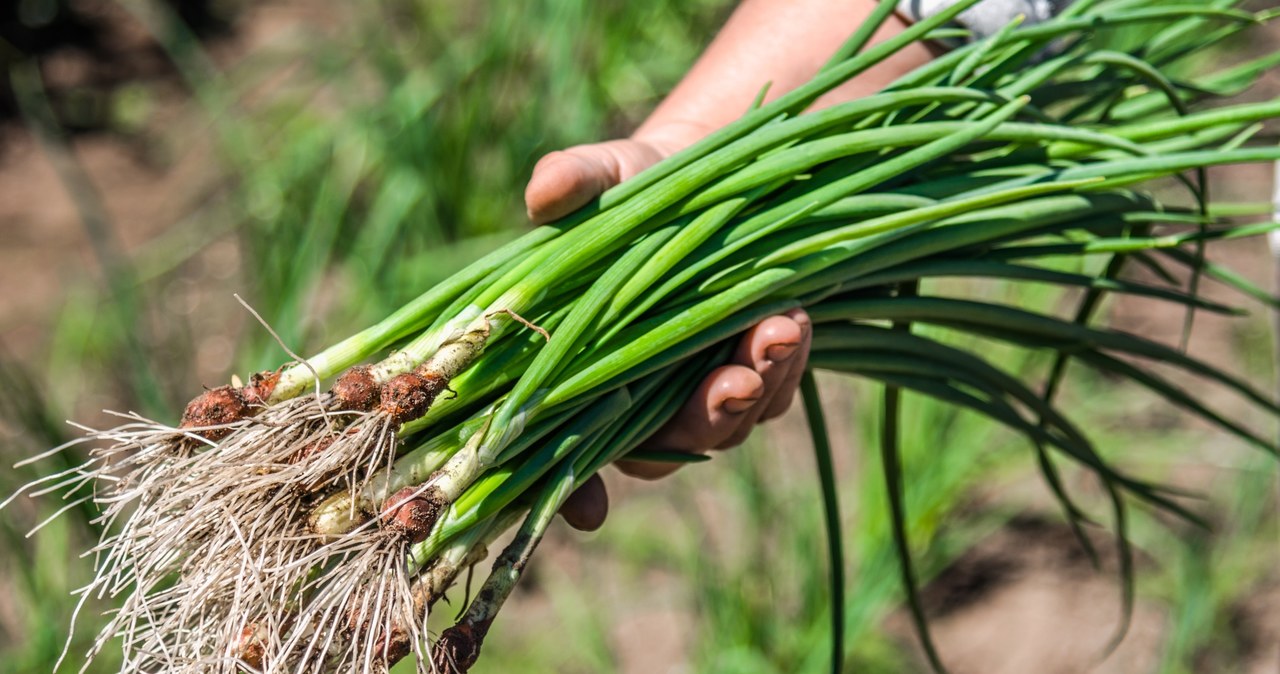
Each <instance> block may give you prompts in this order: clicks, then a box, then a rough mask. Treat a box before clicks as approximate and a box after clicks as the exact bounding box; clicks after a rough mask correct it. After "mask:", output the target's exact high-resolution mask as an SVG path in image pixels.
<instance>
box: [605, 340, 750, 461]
mask: <svg viewBox="0 0 1280 674" xmlns="http://www.w3.org/2000/svg"><path fill="white" fill-rule="evenodd" d="M764 393H765V391H764V380H763V379H762V378H761V377H760V374H759V373H757V372H756V371H755V370H753V369H751V368H749V367H744V366H742V365H723V366H721V367H718V368H716V369H715V370H712V371H711V374H709V375H707V377H706V378H705V379H703V380H702V383H701V384H700V385H699V386H698V388H697V390H695V391H694V392H693V395H692V396H690V397H689V399H688V400H687V401H686V402H685V404H684V405H683V406H682V407H681V408H680V410H679V411H678V412H676V415H675V417H673V418H672V420H671V421H670V422H668V423H667V425H666V426H664V427H663V428H662V430H660V431H658V432H657V433H656V434H654V436H653V437H651V438H649V439H648V440H647V441H645V443H644V447H646V448H649V449H661V450H674V451H683V452H701V451H703V450H706V449H707V448H709V447H715V446H716V445H719V444H720V443H721V442H723V441H724V440H725V439H727V438H728V437H729V436H730V435H732V434H733V432H734V430H735V429H737V427H738V425H739V424H740V423H741V420H742V418H743V415H744V414H746V413H747V412H748V410H750V409H751V408H753V407H754V406H755V405H757V404H758V403H759V401H760V399H761V398H762V397H763V396H764ZM617 465H618V468H619V469H621V470H622V472H624V473H626V474H628V475H631V476H633V477H639V478H643V479H650V480H651V479H657V478H659V477H664V476H666V475H670V474H671V473H673V472H675V470H676V469H677V468H679V467H680V464H676V463H656V462H650V461H626V460H623V461H618V462H617Z"/></svg>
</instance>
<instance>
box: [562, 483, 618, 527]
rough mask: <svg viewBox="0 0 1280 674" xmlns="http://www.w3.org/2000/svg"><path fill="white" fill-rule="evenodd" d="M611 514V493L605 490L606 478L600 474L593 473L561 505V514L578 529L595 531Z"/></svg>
mask: <svg viewBox="0 0 1280 674" xmlns="http://www.w3.org/2000/svg"><path fill="white" fill-rule="evenodd" d="M608 515H609V494H608V492H606V491H605V488H604V480H602V479H600V476H599V475H592V476H591V477H589V478H587V481H586V482H584V483H582V486H581V487H578V488H577V489H576V490H574V492H573V493H572V494H569V498H567V499H565V502H564V505H562V506H560V516H561V517H563V518H564V521H565V522H567V523H568V524H569V526H571V527H573V528H574V529H577V530H578V531H595V530H596V529H599V528H600V526H601V525H603V524H604V518H605V517H607V516H608Z"/></svg>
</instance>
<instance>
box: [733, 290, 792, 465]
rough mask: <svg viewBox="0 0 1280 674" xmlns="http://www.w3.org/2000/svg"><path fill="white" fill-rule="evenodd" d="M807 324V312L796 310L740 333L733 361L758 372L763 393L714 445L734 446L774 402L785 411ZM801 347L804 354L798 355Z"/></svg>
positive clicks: (742, 440)
mask: <svg viewBox="0 0 1280 674" xmlns="http://www.w3.org/2000/svg"><path fill="white" fill-rule="evenodd" d="M808 326H809V318H808V315H807V314H805V313H804V312H803V311H802V310H798V309H797V310H793V311H792V312H788V313H787V314H783V315H781V316H772V317H770V318H767V319H765V320H763V321H761V322H760V323H758V324H756V326H755V327H753V328H751V329H750V330H748V331H747V333H746V334H745V335H743V337H742V339H741V340H740V341H739V342H738V349H737V351H736V352H735V354H734V360H735V361H736V362H738V363H740V364H742V365H746V366H748V367H751V368H752V369H753V370H755V371H756V372H757V373H759V375H760V378H761V379H762V380H763V381H764V391H765V393H764V396H763V397H762V398H761V399H760V402H759V403H758V404H756V405H755V406H753V407H752V408H751V409H750V410H749V411H747V412H746V413H745V414H744V415H743V417H742V419H741V420H740V421H739V423H738V426H737V428H735V429H734V431H733V433H731V434H730V435H729V437H727V438H725V439H724V440H722V441H721V442H720V444H718V445H716V448H717V449H728V448H730V447H737V446H738V445H740V444H742V443H743V442H745V441H746V439H747V436H749V435H751V431H752V430H754V429H755V426H756V424H757V423H759V422H760V421H761V419H764V418H765V417H764V415H765V413H766V412H767V411H769V409H770V407H771V406H774V405H775V402H776V403H777V404H778V405H780V406H781V409H782V411H786V407H787V406H788V405H790V402H791V398H792V397H794V395H795V389H796V387H797V386H798V385H799V383H800V375H801V374H803V372H804V365H805V359H806V357H807V356H808V353H807V349H806V346H807V344H808V337H809V332H810V331H809V330H808ZM802 350H803V351H805V353H804V354H803V356H804V357H797V356H800V355H801V351H802ZM792 380H794V384H792V385H791V386H790V387H789V388H788V386H787V383H788V382H790V381H792ZM779 413H781V412H779Z"/></svg>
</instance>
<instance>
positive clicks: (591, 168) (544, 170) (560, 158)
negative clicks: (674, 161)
mask: <svg viewBox="0 0 1280 674" xmlns="http://www.w3.org/2000/svg"><path fill="white" fill-rule="evenodd" d="M664 156H665V155H664V154H663V153H662V152H661V151H660V150H659V149H658V148H656V147H654V146H653V145H651V144H649V143H646V142H643V141H638V140H630V139H626V140H611V141H608V142H605V143H595V144H592V145H577V146H574V147H571V148H569V149H567V150H561V151H559V152H552V153H551V154H548V155H546V156H545V157H543V158H542V159H539V160H538V163H537V164H536V165H535V166H534V167H533V175H532V176H530V177H529V185H528V186H527V187H526V188H525V191H524V203H525V207H526V208H527V209H528V212H529V219H530V220H532V221H533V222H534V223H535V224H539V225H540V224H543V223H546V222H551V221H553V220H556V219H559V218H562V217H564V216H566V215H568V214H569V213H572V212H573V211H575V210H577V209H578V208H580V207H581V206H583V205H584V204H586V203H587V202H589V201H591V200H592V199H594V198H596V197H598V196H600V195H601V194H603V193H604V191H605V190H607V189H609V188H610V187H613V186H614V185H617V184H618V183H620V182H622V181H623V180H626V179H627V178H630V177H631V176H633V175H635V174H637V173H639V172H641V171H643V170H644V169H646V168H649V167H650V166H652V165H653V164H656V163H658V162H659V161H661V160H662V159H663V157H664Z"/></svg>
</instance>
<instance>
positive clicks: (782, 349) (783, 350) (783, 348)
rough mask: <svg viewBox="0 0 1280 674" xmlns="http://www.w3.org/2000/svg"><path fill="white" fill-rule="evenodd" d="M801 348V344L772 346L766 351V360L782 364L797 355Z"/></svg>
mask: <svg viewBox="0 0 1280 674" xmlns="http://www.w3.org/2000/svg"><path fill="white" fill-rule="evenodd" d="M799 348H800V345H799V344H794V343H793V344H771V345H769V347H768V348H766V349H765V350H764V355H765V358H768V359H769V360H770V361H771V362H774V363H781V362H782V361H784V360H786V359H788V358H790V357H791V356H793V355H795V353H796V351H797V350H798V349H799Z"/></svg>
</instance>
